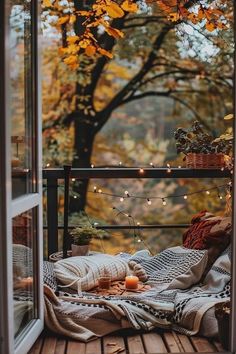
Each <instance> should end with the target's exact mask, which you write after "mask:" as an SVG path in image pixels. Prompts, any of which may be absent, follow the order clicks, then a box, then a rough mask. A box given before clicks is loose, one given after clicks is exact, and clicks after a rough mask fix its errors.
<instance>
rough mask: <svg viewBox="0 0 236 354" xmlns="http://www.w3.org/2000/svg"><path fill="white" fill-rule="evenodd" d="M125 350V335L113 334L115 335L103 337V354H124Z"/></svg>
mask: <svg viewBox="0 0 236 354" xmlns="http://www.w3.org/2000/svg"><path fill="white" fill-rule="evenodd" d="M112 344H114V345H112ZM122 349H123V350H122ZM124 352H125V342H124V339H123V337H121V336H114V335H113V336H105V337H104V338H103V354H113V353H119V354H123V353H124Z"/></svg>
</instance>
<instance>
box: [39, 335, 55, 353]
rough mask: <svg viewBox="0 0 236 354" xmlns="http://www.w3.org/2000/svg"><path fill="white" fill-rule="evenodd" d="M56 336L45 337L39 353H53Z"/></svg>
mask: <svg viewBox="0 0 236 354" xmlns="http://www.w3.org/2000/svg"><path fill="white" fill-rule="evenodd" d="M56 344H57V339H56V337H45V340H44V343H43V348H42V351H41V354H54V353H55V349H56Z"/></svg>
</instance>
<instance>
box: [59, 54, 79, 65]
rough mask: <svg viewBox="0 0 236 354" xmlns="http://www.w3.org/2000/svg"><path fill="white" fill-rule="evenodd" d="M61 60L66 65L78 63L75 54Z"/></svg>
mask: <svg viewBox="0 0 236 354" xmlns="http://www.w3.org/2000/svg"><path fill="white" fill-rule="evenodd" d="M63 61H64V63H66V64H68V65H72V64H75V63H78V61H77V56H76V55H70V56H69V57H67V58H65V59H63Z"/></svg>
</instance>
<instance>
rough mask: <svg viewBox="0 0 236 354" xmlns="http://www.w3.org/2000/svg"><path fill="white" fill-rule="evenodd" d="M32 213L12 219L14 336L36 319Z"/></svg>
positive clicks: (31, 211)
mask: <svg viewBox="0 0 236 354" xmlns="http://www.w3.org/2000/svg"><path fill="white" fill-rule="evenodd" d="M34 223H35V222H34V211H33V210H30V211H27V212H25V213H23V214H20V215H18V216H16V217H15V218H13V296H14V327H15V328H14V334H15V336H17V335H18V334H19V333H20V332H21V331H22V329H23V328H24V327H25V326H26V325H27V324H28V323H29V322H30V321H31V320H32V319H34V318H36V306H35V298H34V294H35V289H34V288H35V283H34V280H35V279H34V273H35V272H34V264H33V246H34V242H35V239H34V234H35V231H34V227H33V224H34Z"/></svg>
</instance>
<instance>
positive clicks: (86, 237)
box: [70, 225, 105, 256]
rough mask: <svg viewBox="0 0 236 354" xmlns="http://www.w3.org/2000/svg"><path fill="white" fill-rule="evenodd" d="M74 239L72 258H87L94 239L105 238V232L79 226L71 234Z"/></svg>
mask: <svg viewBox="0 0 236 354" xmlns="http://www.w3.org/2000/svg"><path fill="white" fill-rule="evenodd" d="M70 235H71V238H72V245H71V250H72V256H86V255H87V254H88V252H89V245H90V242H91V240H92V239H93V238H95V237H103V236H104V235H105V232H104V231H103V230H99V229H97V228H95V227H93V226H92V225H84V226H78V227H76V228H74V229H73V230H72V231H71V232H70Z"/></svg>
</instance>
